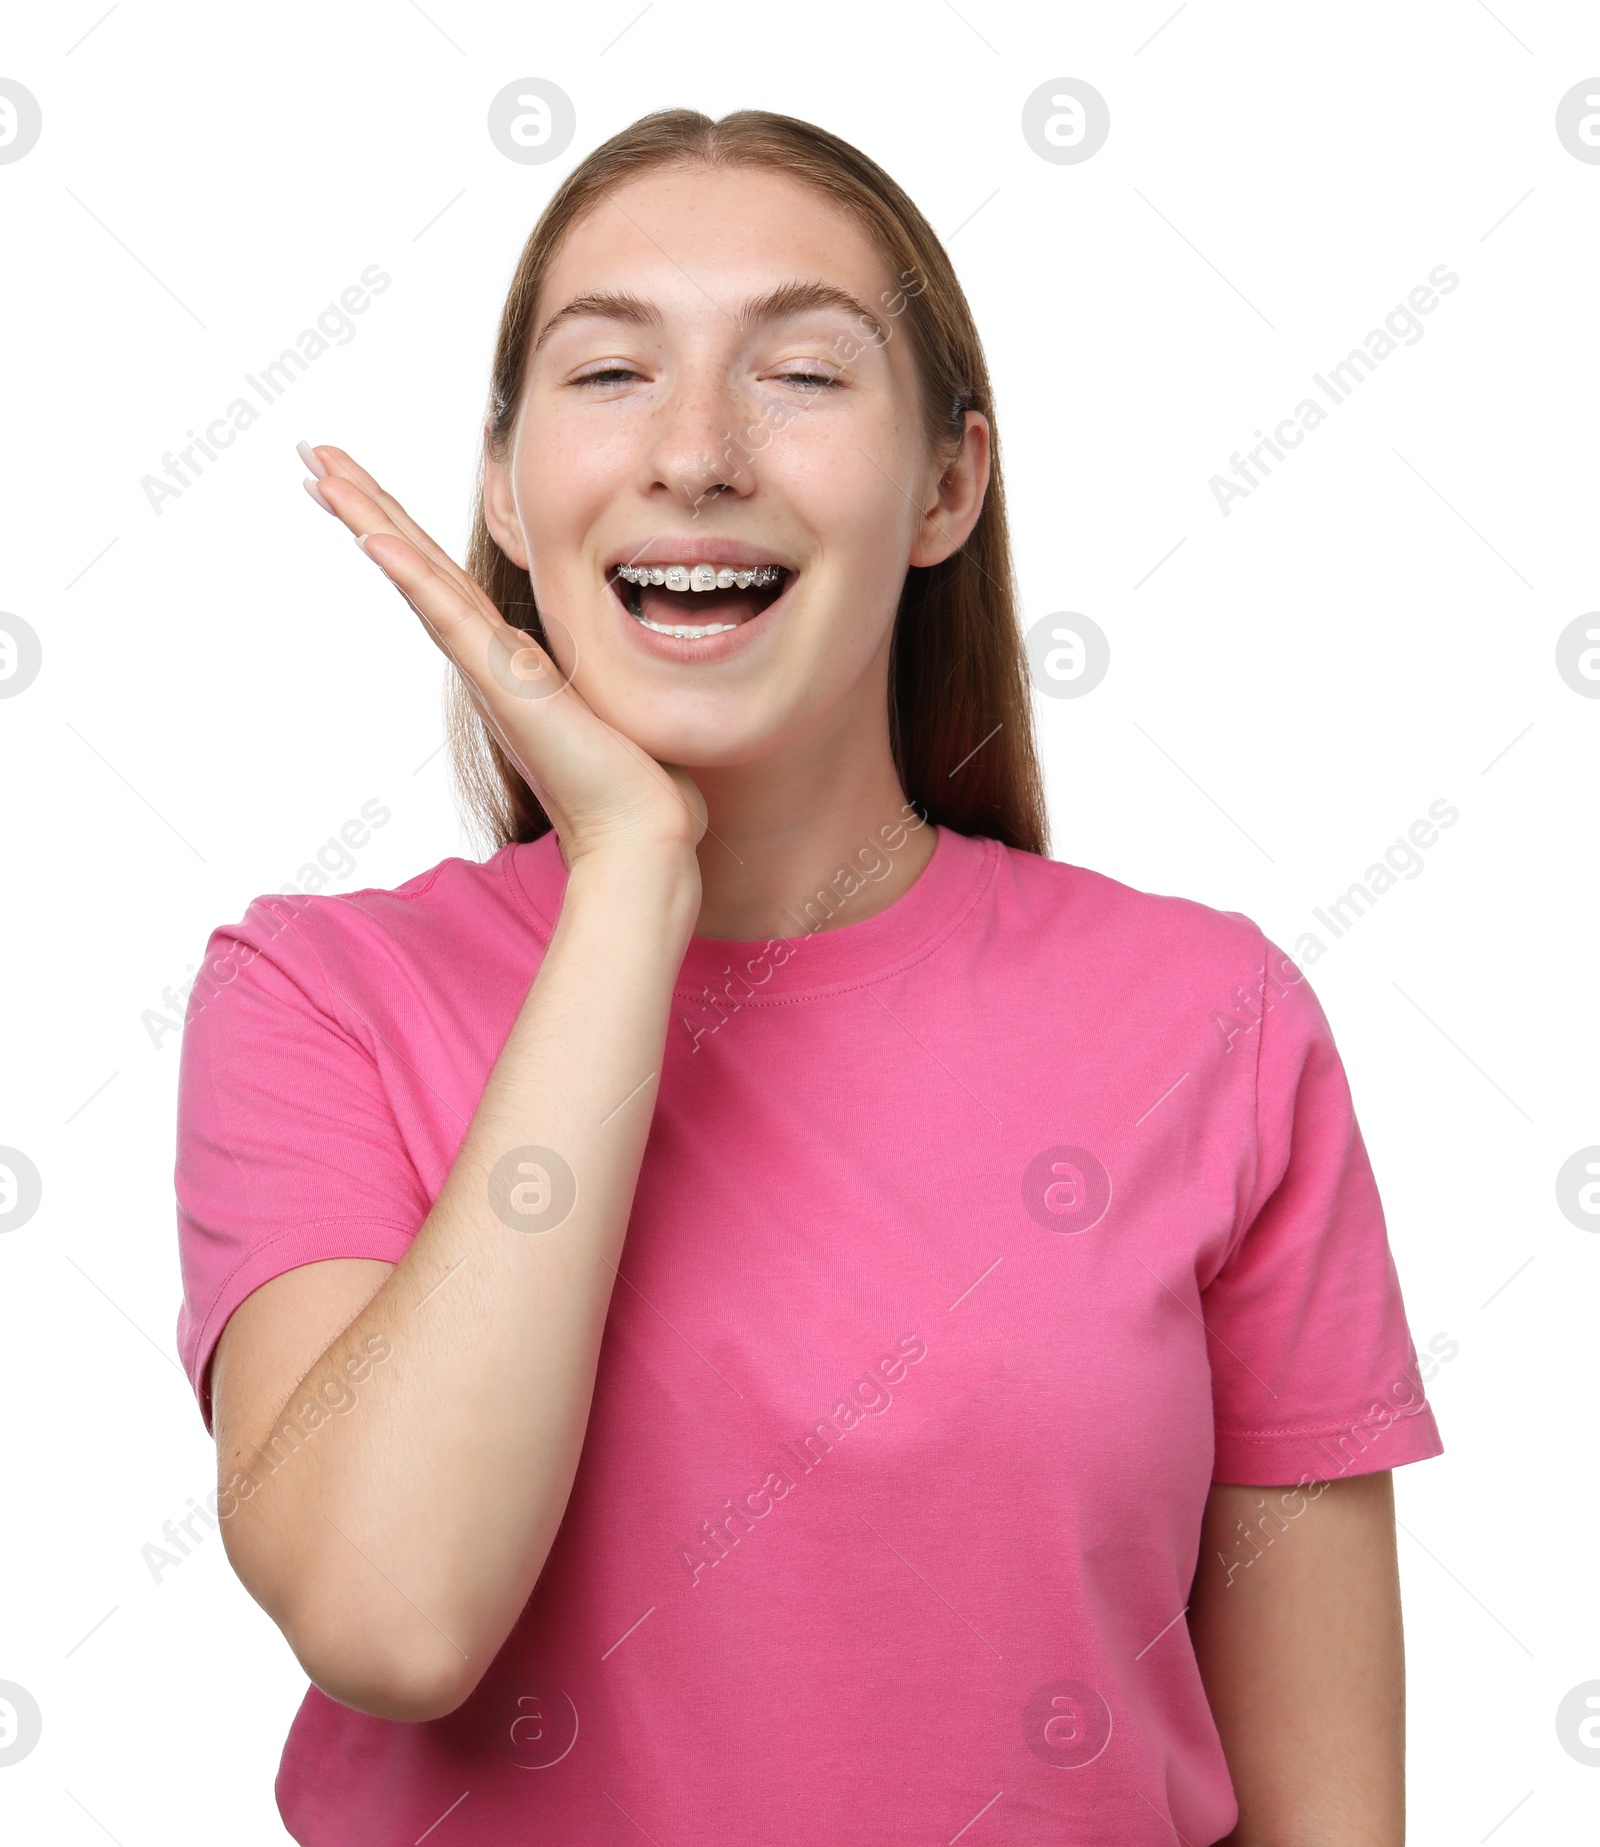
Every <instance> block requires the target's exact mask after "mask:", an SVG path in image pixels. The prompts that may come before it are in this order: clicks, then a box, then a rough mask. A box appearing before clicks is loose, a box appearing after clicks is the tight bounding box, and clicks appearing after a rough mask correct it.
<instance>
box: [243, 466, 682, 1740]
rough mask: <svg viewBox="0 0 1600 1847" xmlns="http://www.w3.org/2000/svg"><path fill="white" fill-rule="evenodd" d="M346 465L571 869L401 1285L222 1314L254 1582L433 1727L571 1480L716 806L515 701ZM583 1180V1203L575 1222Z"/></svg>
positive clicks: (416, 537)
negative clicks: (708, 818)
mask: <svg viewBox="0 0 1600 1847" xmlns="http://www.w3.org/2000/svg"><path fill="white" fill-rule="evenodd" d="M323 454H324V455H325V456H338V455H339V452H338V451H332V450H328V451H323ZM341 459H342V461H343V463H344V465H345V467H346V469H347V470H348V479H347V480H346V481H345V482H344V484H343V485H341V484H340V482H339V481H334V482H332V483H329V482H324V483H323V486H324V489H325V490H326V491H328V492H329V495H330V499H331V501H333V502H334V503H336V504H337V505H338V507H339V510H340V514H341V517H344V518H345V519H346V520H347V522H348V523H350V524H351V526H352V529H353V530H356V531H358V532H363V533H366V532H372V531H386V532H390V533H395V534H403V535H404V536H405V537H406V539H407V541H408V542H407V543H406V544H405V545H401V544H400V542H399V539H398V538H394V539H390V540H389V541H388V542H387V543H386V544H384V545H381V546H379V547H375V548H374V555H375V556H377V555H378V553H379V552H381V554H382V556H381V558H380V562H382V563H383V565H384V568H385V569H386V570H388V571H389V572H390V573H391V575H392V576H394V578H395V579H396V581H397V582H399V583H400V584H401V585H402V587H403V588H404V590H405V592H406V594H407V596H408V599H410V600H412V603H413V607H414V608H417V609H418V613H419V614H422V615H423V616H424V619H425V621H427V622H428V625H429V627H430V629H432V630H433V632H434V634H435V638H436V639H438V640H440V643H441V646H445V647H446V651H447V652H449V653H450V654H451V655H452V657H453V658H455V659H456V660H457V663H458V665H461V664H465V665H466V666H467V668H468V669H469V670H471V671H473V674H474V683H475V686H476V693H475V696H476V697H478V699H479V703H480V708H482V709H486V715H487V716H489V717H490V718H491V720H492V721H494V722H496V723H497V725H498V728H499V730H500V733H501V736H502V739H503V740H507V741H509V743H510V745H511V746H512V747H513V749H514V754H515V755H516V756H517V757H518V760H519V761H521V762H525V763H527V764H528V766H529V768H528V771H527V773H529V775H530V779H531V778H532V777H533V776H534V775H537V776H538V782H537V784H536V786H537V787H538V788H539V792H540V795H541V798H542V799H545V801H546V806H547V808H548V809H550V811H551V812H552V814H554V815H555V816H557V817H558V827H560V830H561V841H562V845H563V850H564V852H565V854H566V857H567V860H568V864H569V867H570V873H569V879H568V884H567V891H566V897H565V902H564V905H563V908H562V912H561V916H560V919H559V921H558V923H557V925H556V928H555V931H554V934H553V936H552V940H551V942H550V945H549V948H548V951H547V953H546V955H545V958H544V961H543V963H542V965H541V967H540V969H539V972H538V975H537V977H536V979H535V980H534V981H533V983H532V985H531V987H530V989H529V991H528V994H527V997H526V999H525V1001H524V1003H523V1005H522V1008H521V1010H520V1012H519V1014H518V1016H517V1018H516V1021H515V1022H514V1024H513V1026H512V1029H511V1032H510V1035H509V1037H508V1038H507V1040H506V1043H505V1045H504V1047H503V1049H502V1050H501V1053H500V1056H499V1058H498V1059H497V1061H496V1063H495V1065H494V1068H493V1070H492V1072H491V1074H490V1076H489V1079H488V1082H487V1084H486V1086H485V1089H484V1092H483V1095H482V1098H481V1100H480V1102H479V1104H478V1108H477V1110H476V1113H475V1114H474V1116H473V1119H472V1122H471V1124H470V1126H469V1128H468V1131H467V1134H466V1138H465V1140H464V1142H463V1144H462V1146H461V1149H460V1151H459V1153H458V1155H457V1158H456V1161H455V1163H454V1165H453V1167H452V1169H451V1171H450V1174H449V1176H448V1177H447V1179H446V1181H445V1183H444V1186H443V1187H442V1189H441V1191H440V1193H439V1196H438V1198H437V1200H436V1201H435V1202H434V1205H433V1207H432V1209H431V1210H430V1211H429V1213H428V1215H427V1217H426V1219H425V1220H424V1221H423V1223H422V1225H421V1227H420V1228H419V1230H418V1231H417V1234H416V1237H415V1239H414V1241H413V1243H412V1244H411V1246H410V1248H409V1249H408V1250H407V1252H406V1254H405V1256H404V1257H403V1258H402V1259H401V1261H400V1262H399V1263H398V1264H397V1265H394V1266H392V1267H390V1268H388V1269H387V1271H386V1270H385V1268H384V1266H381V1265H374V1264H370V1263H355V1262H354V1261H344V1262H331V1263H326V1264H320V1265H314V1266H310V1267H309V1269H308V1270H307V1271H296V1272H291V1273H290V1274H289V1275H288V1276H285V1277H280V1278H278V1279H277V1281H276V1283H274V1284H269V1285H267V1286H266V1288H264V1289H262V1290H260V1291H257V1292H256V1294H254V1295H252V1296H251V1297H250V1298H249V1300H248V1301H247V1302H246V1303H245V1304H243V1305H242V1306H241V1308H240V1309H239V1310H238V1312H237V1313H236V1314H235V1315H234V1316H233V1317H232V1318H231V1320H230V1321H229V1324H228V1327H227V1329H226V1330H225V1332H224V1335H223V1338H222V1341H221V1343H220V1345H219V1347H218V1351H217V1356H216V1361H215V1364H214V1368H213V1404H214V1406H215V1429H216V1435H217V1448H218V1461H219V1474H220V1480H221V1484H222V1495H221V1497H220V1498H219V1505H220V1510H221V1511H222V1512H223V1513H224V1515H225V1516H226V1517H225V1519H224V1522H223V1529H222V1530H223V1533H224V1535H225V1543H226V1545H227V1550H228V1556H229V1558H230V1560H231V1561H232V1563H233V1566H234V1569H235V1570H236V1571H237V1573H238V1575H239V1577H240V1578H241V1579H242V1580H243V1582H244V1583H245V1585H246V1586H247V1588H248V1589H249V1590H250V1591H251V1593H252V1595H253V1596H255V1597H256V1599H257V1600H258V1601H259V1602H260V1603H261V1604H262V1606H263V1607H264V1608H265V1609H266V1610H267V1611H268V1613H269V1614H270V1615H271V1616H272V1617H273V1618H274V1620H275V1621H276V1622H277V1623H278V1625H279V1627H280V1628H281V1629H282V1630H283V1632H284V1634H285V1636H286V1637H287V1639H288V1641H289V1643H290V1645H291V1646H292V1647H293V1649H294V1650H295V1653H296V1655H297V1656H298V1657H299V1659H300V1661H301V1663H302V1665H303V1666H304V1667H305V1669H306V1671H307V1673H308V1674H309V1675H310V1676H311V1678H312V1679H313V1680H314V1681H315V1682H316V1683H317V1685H319V1686H320V1687H321V1688H322V1689H323V1690H324V1691H325V1692H327V1693H328V1694H329V1695H330V1696H331V1697H333V1698H335V1699H338V1700H341V1701H343V1702H344V1703H345V1704H347V1705H350V1706H353V1707H356V1708H358V1709H360V1710H362V1711H367V1712H373V1713H377V1714H379V1715H380V1716H384V1717H391V1718H402V1719H426V1718H432V1717H437V1716H439V1715H441V1714H443V1713H445V1712H448V1711H451V1710H452V1709H453V1708H454V1707H455V1706H457V1705H459V1704H460V1702H461V1701H462V1700H463V1699H464V1698H466V1696H467V1695H468V1694H469V1693H470V1692H471V1690H472V1688H473V1687H474V1686H475V1685H476V1684H477V1682H478V1680H479V1678H480V1677H481V1675H482V1674H483V1672H484V1671H485V1669H486V1668H487V1667H488V1665H489V1663H490V1661H491V1660H492V1659H493V1657H494V1655H495V1653H496V1651H497V1650H498V1649H499V1647H500V1645H501V1643H502V1642H503V1641H504V1639H505V1637H506V1636H507V1634H508V1633H509V1632H510V1629H511V1627H512V1625H513V1623H514V1622H515V1621H516V1619H517V1617H518V1615H519V1614H520V1612H521V1610H522V1608H523V1606H524V1604H525V1603H526V1601H527V1598H528V1596H529V1594H530V1592H531V1591H532V1589H533V1586H534V1584H535V1582H536V1581H537V1579H538V1576H539V1573H540V1571H541V1569H542V1568H543V1565H544V1561H545V1558H546V1555H547V1554H548V1552H549V1549H550V1545H551V1543H552V1541H553V1539H554V1537H555V1533H556V1529H557V1527H558V1526H559V1524H560V1521H561V1517H562V1514H563V1511H564V1510H565V1507H566V1503H567V1497H568V1495H569V1493H570V1491H571V1487H572V1481H573V1477H574V1474H575V1472H576V1469H577V1464H578V1458H579V1454H580V1451H581V1448H582V1443H583V1436H584V1431H585V1428H586V1425H587V1420H588V1415H589V1407H590V1401H591V1397H592V1393H593V1388H594V1380H595V1372H596V1367H597V1364H598V1359H599V1350H600V1342H601V1336H602V1333H603V1330H604V1325H605V1318H606V1310H607V1306H608V1304H609V1301H610V1297H611V1290H612V1286H613V1282H614V1280H615V1275H616V1270H615V1266H616V1264H617V1263H618V1261H619V1259H620V1256H621V1251H622V1244H623V1239H624V1235H625V1233H626V1230H627V1223H628V1215H629V1211H630V1208H631V1205H632V1200H633V1191H634V1185H635V1182H636V1180H637V1176H638V1171H639V1164H640V1160H641V1158H642V1155H643V1151H644V1145H645V1139H646V1136H647V1134H648V1131H649V1126H650V1120H651V1114H652V1110H653V1106H654V1102H655V1095H656V1087H657V1079H658V1078H659V1074H660V1070H661V1064H662V1055H663V1048H664V1044H665V1038H666V1030H667V1024H668V1018H669V1009H670V1004H671V992H672V985H673V982H674V979H675V977H676V975H677V972H678V969H679V966H680V964H681V961H682V957H683V951H684V948H685V946H686V944H687V942H688V940H689V937H690V934H691V933H692V931H693V928H694V922H695V918H696V915H697V913H698V906H699V892H700V887H699V871H698V866H697V864H696V861H695V856H694V843H695V841H696V840H697V838H698V836H699V831H700V827H701V825H702V821H701V819H699V818H697V817H696V816H695V814H694V813H693V811H692V807H691V803H690V801H688V800H686V790H687V793H688V794H689V795H697V792H694V791H693V789H692V785H689V784H687V779H683V781H682V782H681V783H680V782H679V781H678V779H677V778H674V777H669V775H668V773H667V772H666V771H664V770H662V769H661V767H660V766H658V765H654V764H651V763H650V762H649V760H648V759H646V758H644V757H643V754H642V753H640V752H637V751H636V750H635V749H634V747H633V746H631V745H630V744H628V743H627V741H626V740H624V739H621V738H619V737H618V735H617V734H616V733H614V732H612V731H610V730H609V728H607V727H605V726H603V725H601V723H600V721H599V720H598V719H596V718H595V716H594V714H593V713H592V712H590V711H589V710H588V709H587V707H585V706H584V705H583V703H582V701H581V700H580V699H579V698H578V697H577V695H576V693H575V692H574V691H573V690H572V689H571V688H567V689H565V690H563V691H560V692H558V693H556V694H554V695H553V696H541V697H535V698H528V697H525V696H522V695H520V694H518V693H517V692H516V691H515V690H514V682H513V688H512V690H510V691H508V690H506V688H505V687H504V686H503V685H502V683H501V680H500V679H497V678H496V676H495V675H494V674H493V672H492V671H490V670H489V667H488V665H487V660H488V655H487V650H488V646H489V642H490V640H492V639H493V637H494V636H495V635H496V634H497V633H499V632H500V631H504V632H505V633H506V634H509V633H511V631H509V630H506V627H505V624H504V623H502V622H500V621H499V617H498V615H497V614H496V613H495V612H494V611H492V609H489V608H488V606H487V605H486V604H485V605H484V606H483V608H482V609H475V608H473V607H472V606H471V600H470V599H471V597H472V596H473V595H475V594H477V593H476V592H475V589H473V588H472V587H470V586H469V587H468V588H467V589H463V588H462V587H461V585H460V584H459V583H457V582H456V581H455V580H456V579H459V578H460V577H461V574H460V573H459V572H455V568H454V566H451V565H449V563H448V560H446V559H444V558H443V554H437V558H436V559H434V558H430V555H429V550H428V548H430V547H431V541H428V540H427V539H426V536H425V535H423V534H420V533H419V532H417V530H416V528H414V527H412V526H411V525H410V522H409V521H406V520H405V516H404V514H403V512H402V511H401V510H400V509H399V508H398V507H397V506H395V504H394V503H393V502H391V501H389V500H388V498H387V496H383V495H382V494H381V491H380V490H378V489H377V485H376V483H370V491H368V489H367V488H366V487H365V486H363V487H362V488H361V490H360V491H359V492H358V491H357V488H356V487H355V486H352V485H350V483H352V482H356V481H358V480H359V482H361V483H368V482H370V477H366V476H364V475H362V474H361V471H359V470H357V469H355V466H354V464H353V463H349V462H348V458H341ZM432 550H433V551H434V552H436V551H437V548H432ZM452 572H453V573H454V577H453V578H452V577H451V576H449V575H448V573H452ZM463 581H464V580H463ZM452 599H453V600H452ZM480 601H481V598H480ZM496 624H498V630H496V628H495V625H496ZM521 640H522V638H521V637H520V636H518V637H517V642H518V643H520V642H521ZM498 658H499V659H500V660H501V662H502V663H503V661H504V659H505V654H504V651H503V650H502V653H501V654H500V656H499V657H498ZM502 678H503V676H502ZM630 753H631V754H630ZM534 765H537V769H536V770H535V769H534V768H533V766H534ZM700 813H701V815H702V816H703V808H702V809H701V811H700ZM519 1150H521V1151H527V1152H525V1154H524V1155H521V1156H519V1155H518V1153H517V1151H519ZM536 1150H549V1151H554V1155H555V1157H556V1158H555V1159H554V1160H551V1159H549V1158H548V1157H547V1156H546V1155H544V1154H540V1153H537V1152H533V1151H536ZM508 1157H510V1159H509V1165H501V1166H500V1167H499V1169H498V1177H497V1178H495V1179H494V1180H492V1179H491V1176H494V1175H496V1174H497V1164H502V1163H506V1162H507V1158H508ZM563 1168H565V1169H566V1170H570V1173H571V1175H572V1176H573V1178H574V1180H575V1182H576V1195H575V1201H574V1203H573V1204H572V1206H571V1210H570V1212H569V1213H567V1214H566V1216H565V1217H564V1218H562V1219H561V1222H560V1223H559V1224H554V1223H551V1221H552V1220H553V1219H555V1218H556V1217H557V1216H558V1214H559V1213H560V1210H561V1207H562V1206H563V1205H564V1204H565V1198H564V1196H563V1193H562V1182H563V1171H562V1170H563ZM547 1180H550V1181H553V1192H552V1188H551V1186H550V1185H547ZM514 1188H515V1189H517V1190H516V1191H515V1192H513V1189H514ZM552 1199H553V1204H548V1205H547V1204H546V1203H544V1202H546V1201H550V1200H552ZM308 1348H310V1349H311V1351H310V1352H309V1353H308V1351H307V1349H308ZM357 1379H360V1380H361V1384H360V1389H359V1392H358V1393H356V1394H355V1402H354V1403H353V1404H350V1405H349V1408H348V1409H346V1410H344V1411H343V1412H336V1414H335V1415H333V1416H332V1417H324V1418H323V1420H322V1421H321V1422H319V1423H318V1424H317V1425H316V1427H315V1429H314V1430H312V1431H310V1432H309V1434H308V1433H307V1431H306V1429H305V1424H304V1422H303V1421H302V1420H299V1419H296V1418H295V1417H294V1409H295V1407H296V1406H297V1405H299V1404H301V1403H302V1402H304V1401H306V1400H307V1399H310V1400H311V1401H312V1403H313V1404H314V1403H315V1402H316V1399H317V1397H318V1395H319V1394H320V1395H321V1397H322V1399H323V1401H324V1402H325V1403H329V1404H335V1403H337V1402H339V1400H340V1398H341V1397H342V1396H346V1395H348V1389H349V1388H348V1386H347V1385H346V1383H345V1381H347V1380H349V1381H354V1380H357ZM286 1420H287V1428H286ZM245 1482H248V1483H251V1484H253V1485H252V1486H250V1487H249V1488H248V1491H247V1492H242V1491H239V1490H240V1488H241V1484H242V1483H245ZM230 1484H231V1485H232V1486H231V1488H230Z"/></svg>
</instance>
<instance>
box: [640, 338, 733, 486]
mask: <svg viewBox="0 0 1600 1847" xmlns="http://www.w3.org/2000/svg"><path fill="white" fill-rule="evenodd" d="M741 417H742V410H741V404H740V398H739V393H738V392H737V390H736V389H735V387H734V384H733V381H732V380H731V379H730V378H729V376H728V374H727V371H726V368H725V367H724V366H718V365H715V364H713V363H702V364H698V365H694V366H692V367H686V368H685V369H684V370H683V371H682V372H680V373H679V374H678V376H677V377H676V378H675V379H674V380H673V382H672V385H671V387H670V388H669V390H668V391H667V393H666V395H665V397H664V398H663V399H662V400H661V401H660V402H659V403H658V404H657V405H656V407H655V411H654V413H653V416H652V419H651V425H652V427H651V431H650V446H649V451H648V459H647V467H648V470H649V475H650V480H649V483H648V485H649V488H650V490H651V491H652V492H653V493H661V492H665V493H667V494H669V495H670V496H671V497H672V499H673V500H674V501H676V502H677V503H678V504H679V505H680V506H683V507H686V508H688V509H689V510H690V511H691V512H692V511H695V510H697V509H698V508H699V507H700V505H701V504H702V503H703V502H705V501H707V500H709V499H712V498H715V497H720V496H722V495H728V494H731V495H737V496H739V497H741V498H742V497H744V496H745V495H748V494H750V493H751V492H753V491H754V488H755V475H754V473H753V472H752V469H751V456H750V451H749V449H748V448H747V447H746V446H745V445H744V443H743V442H741V441H740V439H739V435H738V431H739V424H740V421H741ZM744 420H745V421H748V419H747V418H746V419H744Z"/></svg>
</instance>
